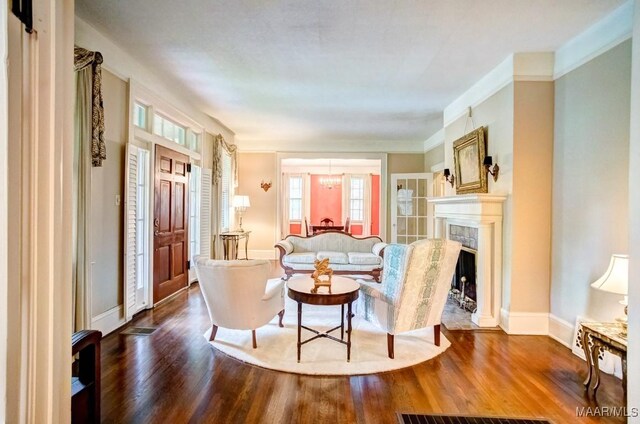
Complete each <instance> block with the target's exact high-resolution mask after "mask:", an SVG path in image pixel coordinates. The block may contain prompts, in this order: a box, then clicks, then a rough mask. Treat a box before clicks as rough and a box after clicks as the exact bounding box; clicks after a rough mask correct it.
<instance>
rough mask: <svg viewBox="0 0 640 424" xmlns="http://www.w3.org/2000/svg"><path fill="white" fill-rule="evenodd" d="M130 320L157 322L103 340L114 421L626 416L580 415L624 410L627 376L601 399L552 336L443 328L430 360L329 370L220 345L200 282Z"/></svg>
mask: <svg viewBox="0 0 640 424" xmlns="http://www.w3.org/2000/svg"><path fill="white" fill-rule="evenodd" d="M131 325H133V326H157V327H158V329H157V330H156V331H155V332H154V333H153V334H152V335H150V336H131V335H127V336H125V335H120V334H118V333H113V334H110V335H108V336H107V337H105V338H104V340H103V342H102V414H103V416H102V418H103V422H113V423H122V422H124V423H128V422H131V423H155V422H171V423H183V422H184V423H188V422H194V423H206V422H211V423H254V422H255V423H281V422H282V423H289V422H295V423H307V422H308V423H316V422H326V423H332V424H337V423H396V422H397V420H396V415H395V414H396V412H406V413H424V414H427V413H433V414H464V415H495V416H512V417H529V418H542V417H545V418H548V419H550V420H552V421H553V422H555V423H577V422H579V423H582V422H584V423H592V422H593V423H596V422H598V423H600V422H603V423H622V422H624V421H625V420H624V418H621V417H620V418H615V417H608V418H576V416H575V414H576V408H577V407H584V406H592V407H594V406H609V407H612V406H622V405H623V402H622V396H623V393H622V387H621V384H620V380H618V379H615V378H613V377H611V376H607V375H605V376H603V378H602V383H601V387H600V389H599V391H598V399H597V400H595V399H593V397H589V396H587V395H586V393H585V390H584V388H583V386H582V380H583V379H584V376H585V372H586V365H585V363H584V362H583V361H581V360H580V359H579V358H577V357H576V356H574V355H573V354H572V353H571V352H570V351H569V349H567V348H565V347H564V346H562V345H560V344H559V343H557V342H555V341H553V340H552V339H550V338H549V337H543V336H508V335H506V334H505V333H503V332H501V331H495V332H466V331H455V332H447V331H446V330H445V329H443V333H444V335H445V336H446V337H447V338H448V339H449V340H450V341H451V343H452V346H451V347H450V348H449V349H447V351H445V352H444V353H443V354H442V355H439V356H438V357H436V358H434V359H432V360H430V361H427V362H425V363H423V364H419V365H416V366H413V367H410V368H405V369H402V370H397V371H392V372H386V373H381V374H374V375H366V376H353V377H335V376H333V377H319V376H299V375H294V374H287V373H283V372H278V371H271V370H266V369H262V368H259V367H255V366H252V365H248V364H245V363H242V362H240V361H237V360H235V359H233V358H231V357H229V356H227V355H225V354H223V353H220V352H218V351H216V350H215V349H214V348H212V347H211V345H210V344H209V343H207V341H206V340H205V338H204V337H203V333H204V332H205V331H206V330H207V328H208V327H209V325H210V323H209V319H208V315H207V311H206V307H205V305H204V301H203V299H202V296H201V294H200V289H199V287H198V285H197V284H196V285H194V286H192V287H191V288H190V289H189V290H188V291H185V292H183V293H181V294H179V295H178V296H177V297H176V298H175V299H173V300H171V301H169V302H167V303H165V304H164V305H162V306H160V307H158V308H156V309H155V310H153V311H148V312H144V313H141V314H139V315H138V316H136V317H135V318H134V321H133V322H132V323H131ZM258 348H261V346H259V347H258Z"/></svg>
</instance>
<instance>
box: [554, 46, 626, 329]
mask: <svg viewBox="0 0 640 424" xmlns="http://www.w3.org/2000/svg"><path fill="white" fill-rule="evenodd" d="M630 75H631V42H630V41H626V42H624V43H622V44H621V45H619V46H617V47H615V48H613V49H611V50H609V51H607V52H606V53H604V54H602V55H600V56H598V57H596V58H595V59H593V60H591V61H590V62H588V63H586V64H585V65H583V66H581V67H579V68H577V69H575V70H574V71H572V72H570V73H568V74H566V75H565V76H563V77H562V78H560V79H558V80H557V81H556V90H555V141H554V164H553V216H552V217H553V232H552V251H553V256H552V264H553V265H552V279H551V313H552V314H554V315H555V316H557V317H559V318H561V319H563V320H565V321H568V322H569V323H570V324H573V323H574V322H575V319H576V317H577V316H587V317H589V318H592V319H597V320H612V319H613V318H615V317H616V316H620V315H621V314H622V307H621V306H620V305H619V304H618V303H617V301H618V300H620V299H621V296H616V295H613V294H608V293H604V292H598V291H595V290H594V289H592V288H591V287H590V284H591V282H593V281H595V280H596V279H597V278H598V277H599V276H600V275H602V274H603V273H604V271H605V270H606V268H607V265H608V263H609V258H610V256H611V254H612V253H627V251H628V234H629V227H628V225H627V223H628V218H629V217H628V199H629V184H628V181H629V180H628V175H629V174H628V163H629V108H630V93H629V91H630V86H631V82H630V81H631V80H630V78H631V77H630Z"/></svg>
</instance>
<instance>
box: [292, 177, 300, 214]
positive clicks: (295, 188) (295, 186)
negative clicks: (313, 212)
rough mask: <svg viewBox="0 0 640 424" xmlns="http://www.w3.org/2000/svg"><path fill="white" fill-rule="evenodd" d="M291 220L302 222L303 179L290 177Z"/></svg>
mask: <svg viewBox="0 0 640 424" xmlns="http://www.w3.org/2000/svg"><path fill="white" fill-rule="evenodd" d="M289 220H291V221H301V220H302V177H300V176H295V177H289Z"/></svg>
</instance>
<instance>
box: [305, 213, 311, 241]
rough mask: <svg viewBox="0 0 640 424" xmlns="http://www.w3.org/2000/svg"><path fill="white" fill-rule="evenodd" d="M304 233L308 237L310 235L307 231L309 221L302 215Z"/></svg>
mask: <svg viewBox="0 0 640 424" xmlns="http://www.w3.org/2000/svg"><path fill="white" fill-rule="evenodd" d="M304 231H305V232H304V235H305V236H306V237H309V236H310V235H311V231H309V222H308V221H307V217H306V216H305V217H304Z"/></svg>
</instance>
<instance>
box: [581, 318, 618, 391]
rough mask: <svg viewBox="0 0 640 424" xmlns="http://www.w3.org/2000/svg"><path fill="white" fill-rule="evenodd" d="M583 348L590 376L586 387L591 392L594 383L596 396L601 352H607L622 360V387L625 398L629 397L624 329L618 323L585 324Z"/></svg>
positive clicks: (583, 324)
mask: <svg viewBox="0 0 640 424" xmlns="http://www.w3.org/2000/svg"><path fill="white" fill-rule="evenodd" d="M580 325H581V327H582V340H581V341H582V348H583V349H584V356H586V358H587V366H588V367H589V374H588V375H587V379H586V380H585V381H584V385H585V387H586V388H587V391H589V388H590V387H591V383H592V382H593V394H594V395H595V394H596V391H597V390H598V386H599V385H600V366H599V364H598V355H599V354H600V351H601V350H606V351H609V352H611V353H613V354H614V355H617V356H619V357H620V359H622V386H623V390H624V394H625V397H626V395H627V336H626V335H624V336H623V335H622V331H623V327H622V324H621V323H618V322H583V323H581V324H580Z"/></svg>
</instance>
